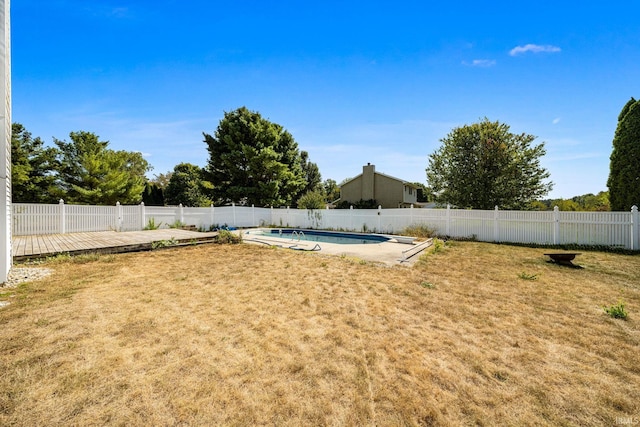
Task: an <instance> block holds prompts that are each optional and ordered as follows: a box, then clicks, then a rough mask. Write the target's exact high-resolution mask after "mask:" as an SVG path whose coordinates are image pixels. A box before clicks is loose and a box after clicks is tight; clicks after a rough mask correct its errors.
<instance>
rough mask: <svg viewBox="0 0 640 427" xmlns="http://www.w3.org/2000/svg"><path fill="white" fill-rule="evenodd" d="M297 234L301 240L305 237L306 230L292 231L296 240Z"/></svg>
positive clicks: (293, 238)
mask: <svg viewBox="0 0 640 427" xmlns="http://www.w3.org/2000/svg"><path fill="white" fill-rule="evenodd" d="M296 236H298V242H299V241H300V240H301V239H302V238H303V237H305V235H304V231H302V230H300V231H296V230H293V231H292V232H291V240H295V237H296ZM305 240H306V238H305Z"/></svg>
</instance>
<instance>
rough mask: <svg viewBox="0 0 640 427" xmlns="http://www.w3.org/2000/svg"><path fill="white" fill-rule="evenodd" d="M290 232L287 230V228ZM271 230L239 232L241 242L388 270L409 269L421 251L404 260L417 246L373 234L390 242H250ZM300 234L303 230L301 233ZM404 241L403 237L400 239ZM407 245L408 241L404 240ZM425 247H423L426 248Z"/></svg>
mask: <svg viewBox="0 0 640 427" xmlns="http://www.w3.org/2000/svg"><path fill="white" fill-rule="evenodd" d="M287 229H290V227H287ZM262 230H272V229H270V228H252V229H248V230H243V231H242V238H243V242H246V243H250V244H263V245H265V244H266V245H271V246H277V247H280V248H284V249H295V250H306V251H313V248H314V246H320V250H316V251H313V252H314V253H318V254H327V255H334V256H341V257H349V258H357V259H360V260H364V261H369V262H374V263H382V264H385V265H388V266H393V265H412V264H413V263H414V262H415V261H416V260H417V259H418V258H419V257H418V256H415V255H417V254H418V253H419V252H420V251H418V252H415V253H414V254H411V256H409V257H408V258H407V257H406V256H405V252H406V251H407V250H408V249H413V248H415V247H416V246H417V245H416V244H415V243H413V240H415V239H412V240H411V243H399V242H398V241H397V240H395V238H396V237H398V236H394V235H391V234H376V235H379V236H384V237H388V238H390V240H388V241H385V242H380V243H366V244H357V243H355V244H338V243H325V242H315V241H301V242H298V241H292V240H291V239H289V238H280V237H272V236H264V235H261V236H257V235H254V236H255V237H254V238H250V236H251V235H252V234H251V232H252V231H253V232H256V231H262ZM302 230H303V231H304V230H305V229H302ZM313 231H326V232H331V230H313ZM337 233H342V234H348V232H337ZM351 234H354V235H361V234H362V233H351ZM400 237H404V236H400ZM407 241H408V240H407ZM425 247H426V246H425Z"/></svg>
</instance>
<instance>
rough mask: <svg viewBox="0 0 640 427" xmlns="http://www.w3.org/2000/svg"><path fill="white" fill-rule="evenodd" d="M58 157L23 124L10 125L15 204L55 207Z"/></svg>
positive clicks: (51, 148) (12, 189)
mask: <svg viewBox="0 0 640 427" xmlns="http://www.w3.org/2000/svg"><path fill="white" fill-rule="evenodd" d="M56 153H57V150H56V149H55V148H53V147H45V146H44V144H43V142H42V140H41V139H40V138H33V137H32V136H31V133H29V132H27V130H26V129H25V127H24V126H23V125H21V124H20V123H13V124H12V125H11V196H12V200H13V201H14V202H16V203H56V202H57V201H58V200H57V198H56V191H55V181H56V177H55V170H56Z"/></svg>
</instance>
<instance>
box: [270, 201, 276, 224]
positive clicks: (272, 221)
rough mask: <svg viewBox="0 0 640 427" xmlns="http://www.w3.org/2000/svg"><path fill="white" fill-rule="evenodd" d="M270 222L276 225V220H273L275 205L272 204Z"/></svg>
mask: <svg viewBox="0 0 640 427" xmlns="http://www.w3.org/2000/svg"><path fill="white" fill-rule="evenodd" d="M269 223H271V224H273V225H275V224H276V223H275V221H274V220H273V205H271V219H270V220H269Z"/></svg>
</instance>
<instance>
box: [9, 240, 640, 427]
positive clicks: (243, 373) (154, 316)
mask: <svg viewBox="0 0 640 427" xmlns="http://www.w3.org/2000/svg"><path fill="white" fill-rule="evenodd" d="M542 252H543V251H542V250H540V249H529V248H520V247H509V246H499V245H489V244H482V243H475V242H465V243H455V244H453V246H444V247H443V246H440V248H439V249H438V250H437V253H434V254H430V255H425V256H423V257H422V258H421V260H420V262H418V263H416V265H415V266H414V267H412V268H406V267H397V268H388V267H380V266H377V265H374V264H371V263H366V262H358V261H357V260H352V259H348V258H341V257H327V256H323V255H321V254H311V253H300V252H294V251H286V250H280V249H272V248H267V247H260V246H253V245H210V246H194V247H186V248H175V249H171V250H166V251H156V252H149V253H136V254H123V255H117V256H113V255H111V256H108V257H107V256H105V257H96V258H95V259H92V260H90V261H87V262H79V261H74V260H73V259H69V260H67V261H65V262H60V263H56V264H55V265H51V266H50V268H52V269H53V270H55V271H54V273H53V274H52V275H51V276H49V277H46V278H44V279H42V280H40V281H36V282H32V283H28V284H23V285H22V286H19V287H18V288H15V289H13V290H9V291H8V292H13V294H12V295H7V291H5V290H3V294H1V296H0V299H3V298H4V299H6V298H10V297H11V298H13V300H14V303H12V304H11V305H10V306H8V307H5V308H3V309H2V310H0V323H1V324H2V325H3V326H2V328H0V365H1V366H2V367H3V368H2V375H1V376H0V425H16V426H18V425H24V426H31V425H89V424H91V425H93V424H123V425H175V424H200V425H229V424H233V425H254V424H276V425H296V426H297V425H326V424H331V425H460V424H480V425H522V424H531V425H534V424H535V425H603V424H605V425H614V424H615V423H616V422H619V420H637V419H638V417H640V404H639V402H640V365H639V364H638V363H637V362H638V354H639V353H638V350H639V349H640V347H639V341H640V336H639V334H638V329H639V328H638V326H639V324H638V320H637V319H638V318H640V314H638V313H640V283H639V279H638V276H637V274H636V272H637V271H640V257H638V256H624V255H615V254H604V253H597V252H586V253H583V255H582V256H581V259H580V264H581V265H582V266H583V267H585V268H584V269H582V270H576V269H569V268H563V267H561V266H557V265H553V264H549V263H547V262H545V258H544V257H543V256H542ZM45 266H47V265H45ZM621 298H622V299H623V300H624V301H625V304H626V310H627V311H628V313H629V316H628V318H627V320H621V319H614V318H612V317H611V316H608V315H607V314H606V313H605V312H604V311H603V309H602V307H603V306H605V305H608V304H612V303H615V302H616V301H618V300H619V299H621Z"/></svg>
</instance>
